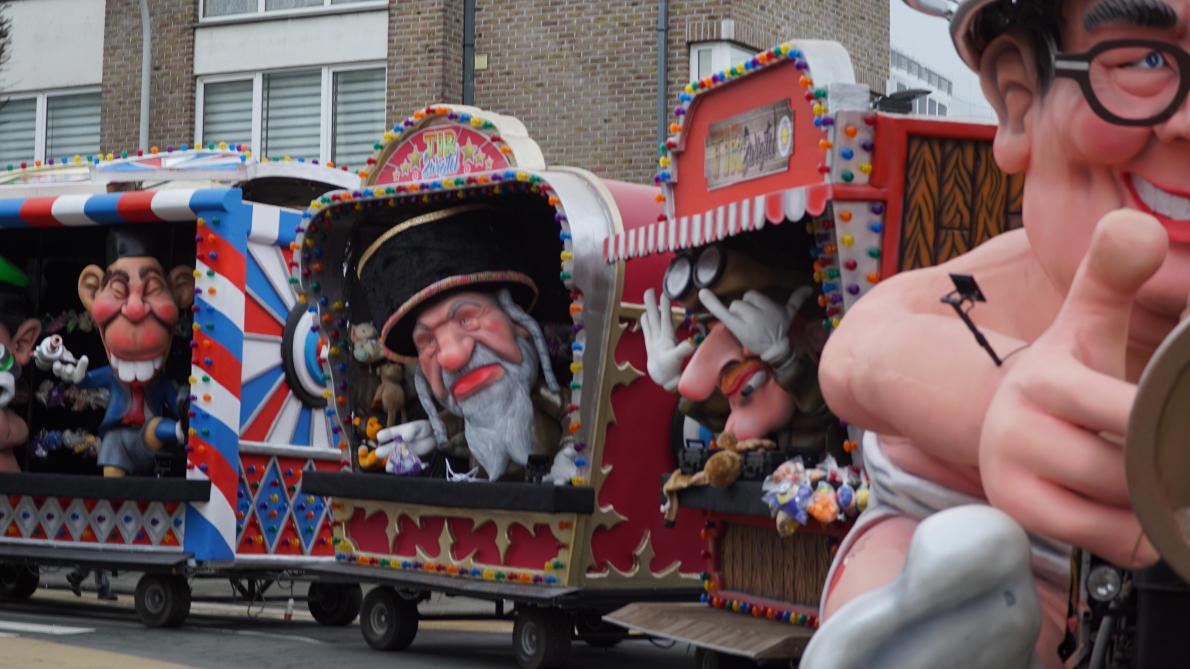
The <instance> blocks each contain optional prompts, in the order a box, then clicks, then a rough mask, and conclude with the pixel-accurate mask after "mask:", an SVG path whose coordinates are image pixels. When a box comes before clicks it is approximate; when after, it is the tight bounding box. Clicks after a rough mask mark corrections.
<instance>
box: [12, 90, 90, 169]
mask: <svg viewBox="0 0 1190 669" xmlns="http://www.w3.org/2000/svg"><path fill="white" fill-rule="evenodd" d="M88 93H99V94H100V96H101V97H100V109H101V110H102V104H103V98H102V95H103V91H102V89H101V87H99V86H78V87H73V88H48V89H46V90H43V91H36V92H31V93H16V94H14V95H11V96H8V97H5V98H4V101H5V102H8V101H12V102H17V101H20V100H30V99H33V100H37V103H36V105H35V107H34V112H33V132H34V133H36V134H35V136H34V137H33V157H32V159H31V161H32V162H36V161H38V160H40V161H41V162H42V164H43V165H44V164H45V163H46V155H45V147H46V144H47V141H46V140H47V139H48V132H49V99H50V98H56V97H61V96H64V95H87V94H88ZM102 148H103V147H102V146H101V147H100V150H102ZM98 154H99V151H96V153H95V155H98ZM49 157H50V158H53V159H54V160H57V159H59V158H61V156H49Z"/></svg>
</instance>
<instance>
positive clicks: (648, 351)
mask: <svg viewBox="0 0 1190 669" xmlns="http://www.w3.org/2000/svg"><path fill="white" fill-rule="evenodd" d="M656 299H657V296H656V293H654V292H653V289H652V288H650V289H648V290H646V291H645V312H644V313H643V314H641V316H640V329H641V332H643V333H644V336H645V355H646V357H647V358H648V365H647V367H648V370H649V378H651V379H653V383H656V384H657V385H659V386H661V387H662V388H665V389H666V390H668V391H669V392H671V393H672V392H676V391H677V389H678V379H679V378H680V377H681V376H682V363H683V362H685V361H686V358H688V357H690V354H691V353H692V352H693V351H694V344H692V343H690V341H689V340H686V341H683V342H682V343H680V344H679V343H677V338H676V337H675V336H674V324H673V317H672V315H671V312H670V303H669V296H668V295H666V294H664V293H662V294H661V304H660V307H658V304H657V301H656Z"/></svg>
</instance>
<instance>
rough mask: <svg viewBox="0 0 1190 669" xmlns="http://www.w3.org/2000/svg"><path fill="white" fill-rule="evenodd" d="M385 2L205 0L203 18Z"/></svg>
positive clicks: (342, 0)
mask: <svg viewBox="0 0 1190 669" xmlns="http://www.w3.org/2000/svg"><path fill="white" fill-rule="evenodd" d="M383 1H384V0H203V2H202V16H203V18H216V17H222V16H238V15H242V14H260V13H262V12H287V11H295V10H297V11H300V10H304V9H317V8H320V7H331V6H336V5H350V4H354V3H362V2H370V3H372V4H379V3H382V2H383Z"/></svg>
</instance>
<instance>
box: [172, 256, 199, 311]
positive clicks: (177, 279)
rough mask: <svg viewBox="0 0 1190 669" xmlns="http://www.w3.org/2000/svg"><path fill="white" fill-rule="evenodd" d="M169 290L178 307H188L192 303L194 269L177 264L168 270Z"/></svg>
mask: <svg viewBox="0 0 1190 669" xmlns="http://www.w3.org/2000/svg"><path fill="white" fill-rule="evenodd" d="M169 291H170V292H171V293H173V294H174V302H176V303H177V304H178V308H179V309H189V308H190V305H192V304H194V269H193V268H191V267H187V266H185V265H178V266H177V267H175V268H173V269H171V270H170V271H169Z"/></svg>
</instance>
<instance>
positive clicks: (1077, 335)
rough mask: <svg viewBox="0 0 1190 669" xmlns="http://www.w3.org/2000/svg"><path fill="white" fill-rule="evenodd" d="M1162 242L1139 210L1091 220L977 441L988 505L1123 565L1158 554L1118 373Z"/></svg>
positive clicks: (1129, 391)
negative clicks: (1066, 278)
mask: <svg viewBox="0 0 1190 669" xmlns="http://www.w3.org/2000/svg"><path fill="white" fill-rule="evenodd" d="M1168 247H1169V240H1168V236H1167V234H1166V232H1165V230H1164V228H1162V227H1161V225H1160V224H1159V223H1158V222H1157V221H1156V220H1155V219H1153V218H1152V217H1150V216H1147V215H1145V214H1141V213H1138V212H1134V211H1117V212H1113V213H1111V214H1108V215H1107V216H1105V217H1104V218H1103V219H1102V220H1101V221H1100V222H1099V224H1098V225H1097V226H1096V228H1095V232H1094V235H1093V236H1092V239H1091V246H1090V249H1089V250H1088V251H1087V255H1086V256H1085V257H1084V258H1083V262H1082V265H1081V266H1080V267H1079V269H1078V272H1077V273H1076V275H1075V277H1074V281H1073V283H1072V285H1071V286H1070V291H1069V293H1068V294H1067V296H1066V301H1065V303H1064V304H1063V306H1062V308H1061V310H1060V311H1059V313H1058V316H1057V318H1056V319H1055V320H1054V322H1053V323H1052V324H1051V325H1050V327H1049V329H1048V330H1046V332H1044V333H1043V334H1042V335H1041V336H1040V337H1038V339H1037V340H1036V341H1034V342H1033V344H1032V345H1030V346H1029V348H1028V349H1025V350H1024V351H1022V352H1021V353H1020V354H1018V355H1017V356H1014V358H1015V359H1014V360H1013V361H1012V362H1011V364H1012V368H1011V369H1010V370H1009V371H1008V372H1007V373H1006V374H1005V376H1004V378H1003V380H1002V381H1001V384H1000V386H999V388H998V390H997V391H996V394H995V396H994V397H993V398H992V402H991V404H990V405H989V407H988V411H987V414H986V416H985V418H984V424H983V431H982V434H981V438H980V445H979V464H980V474H981V477H982V481H983V485H984V490H985V492H986V493H987V496H988V499H989V500H990V501H991V502H992V504H994V505H995V506H997V507H999V508H1001V509H1002V510H1004V511H1006V512H1008V513H1009V514H1010V515H1011V516H1013V517H1014V518H1015V519H1016V520H1017V521H1018V522H1020V523H1021V524H1022V525H1023V526H1024V527H1025V529H1027V530H1029V531H1031V532H1034V533H1037V534H1040V535H1043V536H1046V537H1050V538H1053V539H1057V540H1059V541H1062V542H1065V543H1069V544H1071V545H1074V546H1078V547H1080V548H1084V549H1086V550H1089V551H1091V552H1093V553H1095V554H1097V555H1100V556H1102V557H1104V558H1106V559H1108V560H1110V561H1111V562H1113V563H1115V564H1117V565H1120V566H1123V567H1137V566H1142V565H1148V564H1151V563H1153V562H1155V561H1156V560H1157V557H1158V556H1157V554H1156V551H1155V550H1154V549H1153V546H1152V544H1150V543H1149V541H1148V539H1147V538H1146V537H1145V536H1144V533H1143V531H1142V529H1141V526H1140V522H1139V520H1138V519H1137V517H1136V515H1135V513H1134V512H1133V511H1132V507H1131V504H1130V501H1129V496H1128V486H1127V482H1126V479H1125V474H1124V453H1123V448H1122V446H1121V445H1120V444H1122V443H1123V441H1122V437H1123V436H1124V433H1125V430H1126V427H1127V424H1128V416H1129V413H1130V412H1131V408H1132V404H1133V401H1134V399H1135V397H1136V386H1135V384H1132V383H1129V382H1128V381H1126V380H1125V377H1124V371H1125V367H1124V365H1125V353H1126V350H1127V345H1128V326H1129V319H1130V315H1131V312H1132V307H1133V303H1134V302H1135V300H1136V295H1137V293H1138V291H1139V290H1140V288H1141V286H1142V285H1143V284H1144V283H1145V282H1146V281H1147V280H1148V279H1149V278H1150V277H1151V276H1153V274H1154V273H1155V272H1156V271H1157V269H1158V268H1159V267H1160V266H1161V264H1162V262H1164V260H1165V256H1166V253H1167V251H1168Z"/></svg>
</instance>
